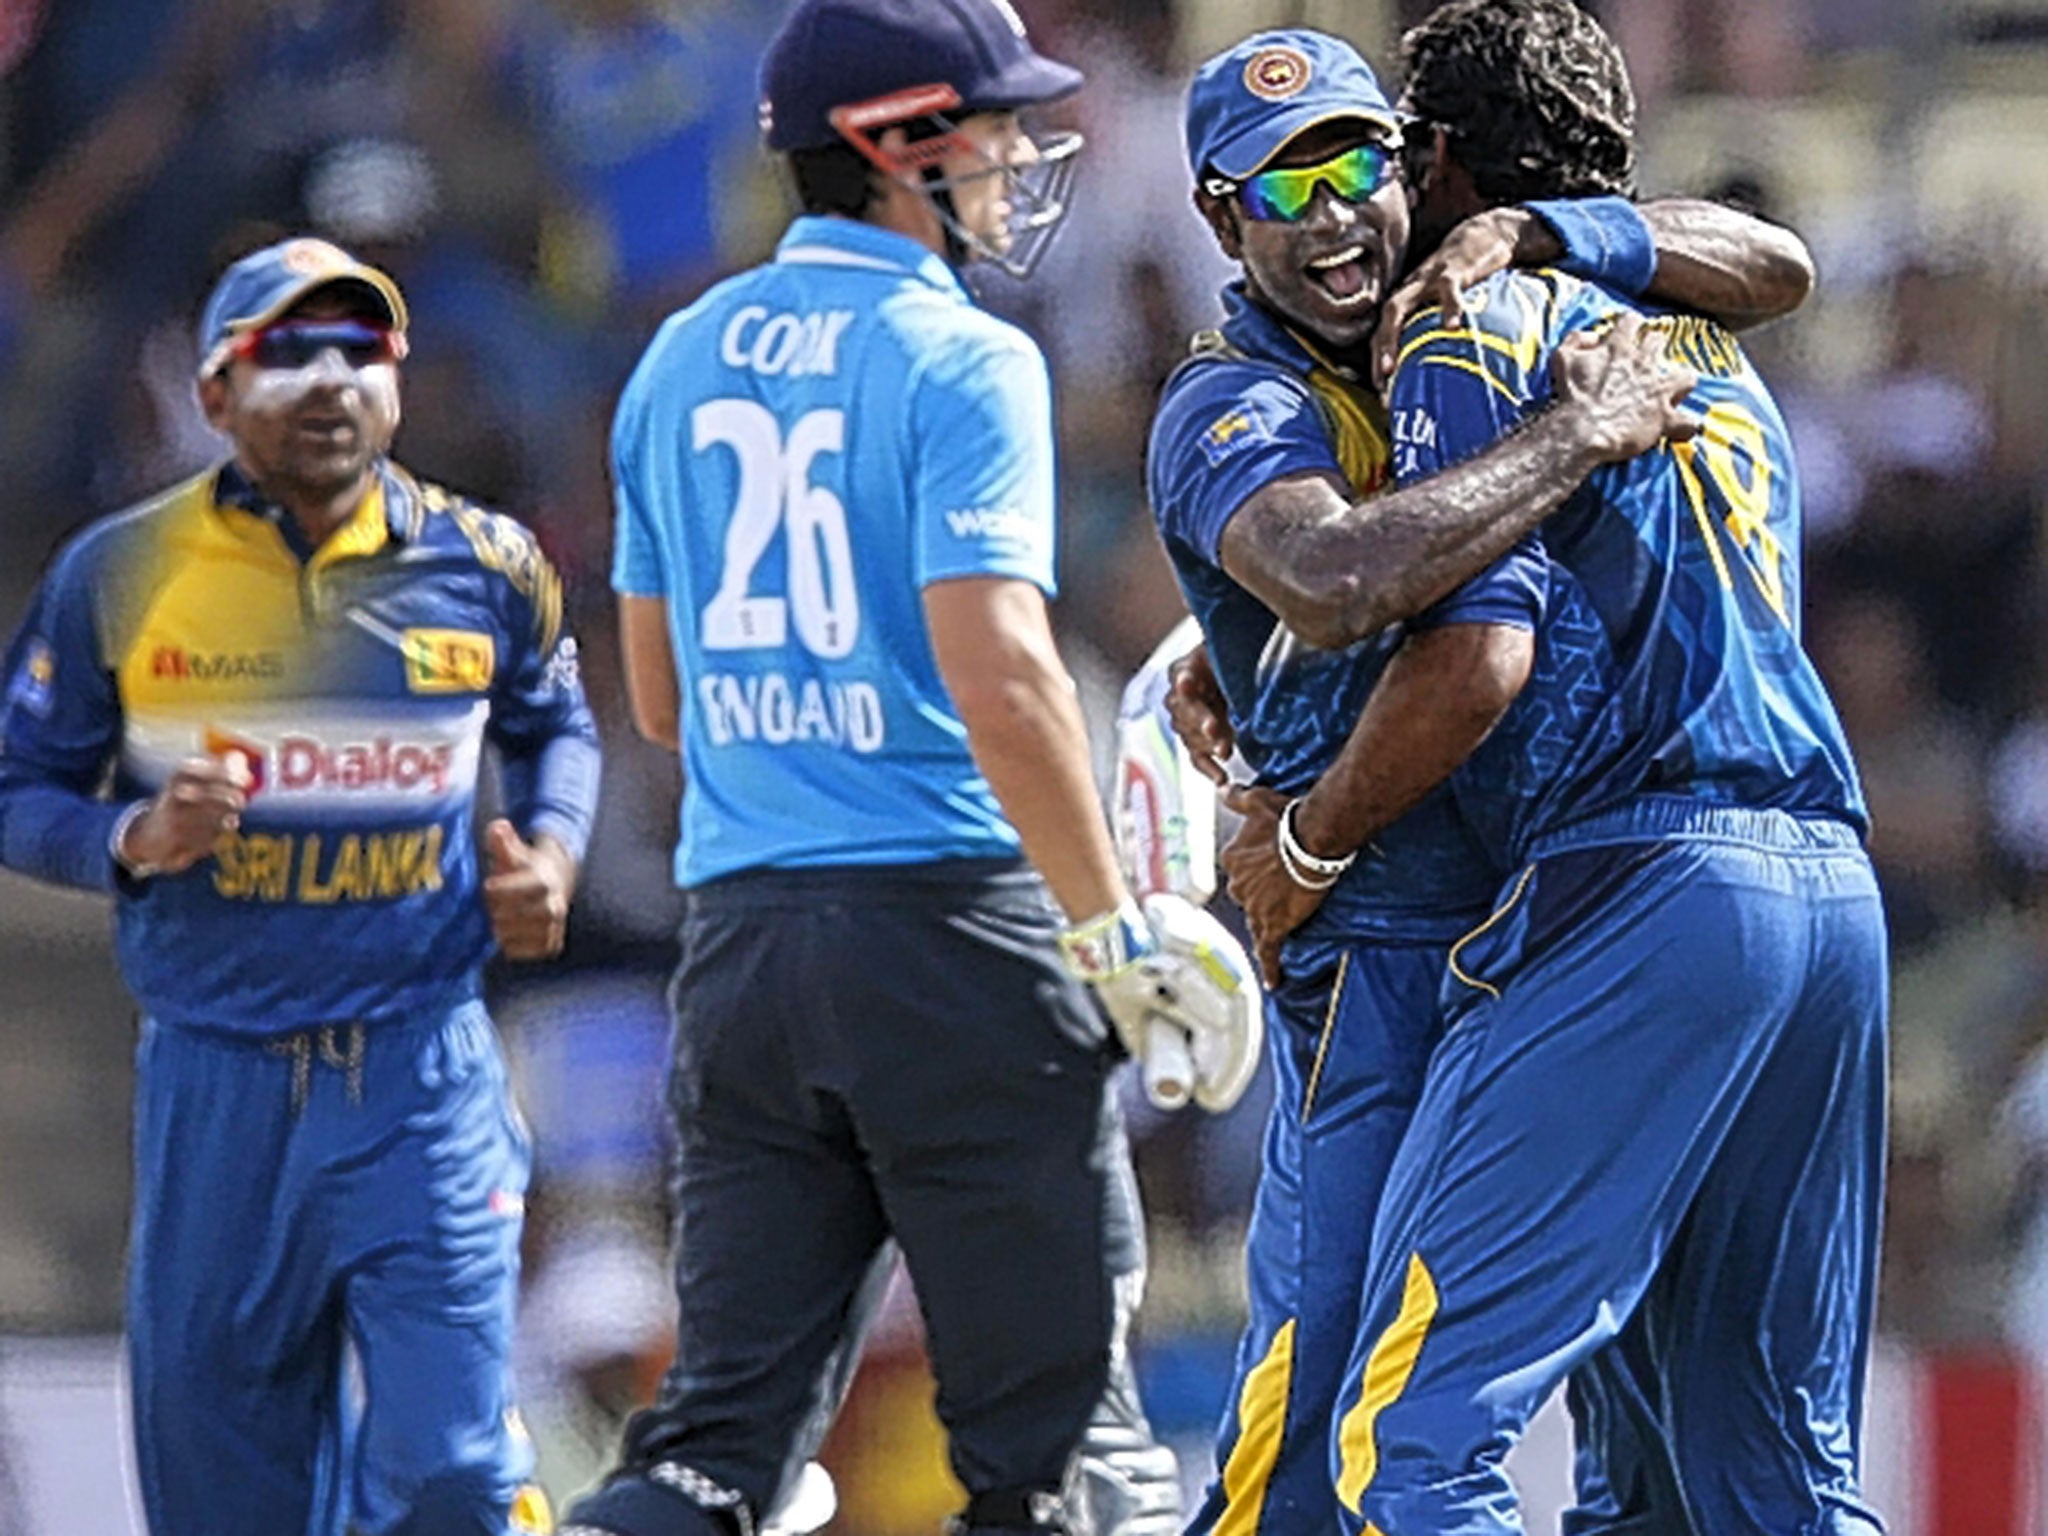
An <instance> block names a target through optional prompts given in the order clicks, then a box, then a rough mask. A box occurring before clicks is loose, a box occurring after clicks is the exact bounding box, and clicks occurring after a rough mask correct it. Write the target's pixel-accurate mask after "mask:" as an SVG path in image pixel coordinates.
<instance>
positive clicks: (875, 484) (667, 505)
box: [612, 218, 1053, 886]
mask: <svg viewBox="0 0 2048 1536" xmlns="http://www.w3.org/2000/svg"><path fill="white" fill-rule="evenodd" d="M612 469H613V481H614V485H615V487H616V493H617V498H618V542H617V552H616V556H615V559H614V564H613V571H612V585H613V586H614V587H615V588H617V590H618V591H620V592H621V593H625V594H629V595H633V596H640V597H660V598H664V599H666V600H667V603H668V613H669V636H670V640H671V642H672V644H673V646H674V650H675V657H676V669H677V673H678V676H679V678H680V680H681V690H682V720H683V768H684V774H685V781H684V789H683V815H682V840H681V842H680V844H679V845H678V846H677V849H676V864H675V869H676V883H677V884H679V885H682V886H692V885H699V884H702V883H703V882H705V881H707V880H715V879H717V878H719V877H720V876H722V875H729V874H733V873H736V872H738V871H740V870H747V869H766V868H802V867H809V866H817V865H845V864H908V863H923V862H926V861H929V860H933V859H954V858H988V857H1006V856H1008V857H1014V856H1016V855H1017V853H1018V851H1019V845H1018V841H1017V834H1016V831H1015V830H1014V829H1013V828H1012V827H1011V826H1010V824H1009V823H1008V821H1006V820H1005V819H1004V817H1003V813H1002V810H1001V808H1000V807H999V806H998V805H997V803H996V799H995V796H994V795H993V793H991V791H990V789H989V786H988V781H987V780H986V779H984V778H983V777H982V775H981V772H980V770H978V769H977V768H976V767H975V765H974V759H973V757H972V756H971V755H970V754H969V752H968V748H967V732H966V728H965V727H964V726H963V725H962V724H961V721H960V716H959V714H958V712H957V711H956V710H955V709H954V707H953V703H952V701H951V699H950V698H948V696H947V694H946V689H945V686H944V684H943V683H942V682H941V680H940V677H939V671H938V666H937V663H936V662H935V661H934V659H933V656H932V648H931V642H930V639H929V637H928V636H927V634H926V631H925V619H924V609H923V605H922V592H923V588H924V587H925V586H926V585H927V584H929V583H931V582H934V581H944V580H947V579H948V578H953V577H965V576H1000V577H1017V578H1021V579H1023V580H1026V581H1030V582H1032V583H1034V584H1036V585H1037V586H1039V587H1041V588H1043V589H1044V590H1045V591H1046V592H1048V593H1050V592H1051V591H1052V590H1053V442H1052V390H1051V383H1050V380H1049V379H1048V377H1047V373H1046V367H1045V359H1044V356H1043V355H1042V354H1041V353H1040V352H1039V350H1038V347H1037V345H1036V344H1035V343H1034V342H1033V341H1032V340H1031V339H1030V338H1029V337H1027V336H1026V335H1025V334H1024V333H1023V332H1022V331H1019V330H1018V329H1017V328H1016V327H1014V326H1012V325H1010V324H1008V323H1007V322H1005V321H1002V320H999V319H997V318H996V317H994V316H993V315H990V314H987V313H986V312H984V311H982V310H981V309H978V308H977V307H976V306H975V304H974V301H973V299H972V298H971V297H970V296H969V294H968V292H967V290H966V289H965V288H964V287H963V286H962V285H961V283H960V280H959V277H958V276H957V275H956V274H955V273H954V271H953V270H952V268H951V267H950V266H948V265H947V264H946V262H945V261H943V260H942V259H940V258H939V257H938V256H936V255H934V254H933V253H931V252H930V251H928V250H927V249H926V248H925V247H924V246H922V245H919V244H918V243H917V242H915V241H913V240H911V239H909V238H907V237H905V236H902V235H897V234H893V233H891V232H889V231H887V230H882V229H876V228H874V227H872V226H869V225H865V224H861V223H857V222H855V221H852V220H848V219H838V218H801V219H798V220H797V221H796V222H795V223H794V224H792V225H791V226H790V228H789V231H788V233H787V234H785V235H784V236H783V239H782V244H781V246H780V247H779V249H778V250H777V252H776V256H775V259H774V260H773V261H772V262H769V263H767V264H766V265H764V266H760V267H756V268H754V269H753V270H751V271H748V272H743V273H741V274H740V275H739V276H737V277H734V278H731V279H729V280H728V281H726V282H724V283H721V284H719V285H718V286H717V287H716V288H713V289H712V290H711V291H710V292H708V293H706V294H705V295H704V296H703V297H702V298H700V299H699V300H698V301H697V302H696V303H694V304H692V305H691V306H690V307H689V308H688V309H685V310H683V311H682V312H681V313H680V314H677V315H674V316H672V317H671V318H670V319H669V321H668V323H667V324H666V325H664V326H663V327H662V329H661V331H660V333H659V334H658V335H657V336H656V337H655V339H654V342H653V344H652V345H651V346H649V348H648V349H647V355H646V356H645V357H643V358H642V359H641V361H640V366H639V367H638V368H637V369H636V370H635V371H634V374H633V377H632V379H631V381H630V382H629V383H628V384H627V386H626V391H625V394H624V396H623V397H622V398H621V400H620V402H619V411H618V418H617V420H616V421H615V423H614V424H613V429H612Z"/></svg>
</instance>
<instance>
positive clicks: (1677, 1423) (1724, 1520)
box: [1333, 799, 1886, 1536]
mask: <svg viewBox="0 0 2048 1536" xmlns="http://www.w3.org/2000/svg"><path fill="white" fill-rule="evenodd" d="M1446 1000H1447V1012H1446V1025H1445V1037H1444V1043H1443V1045H1442V1047H1441V1049H1440V1050H1439V1052H1438V1054H1437V1056H1436V1058H1435V1059H1434V1061H1433V1062H1432V1063H1431V1066H1430V1071H1429V1077H1428V1081H1427V1083H1426V1085H1425V1087H1424V1089H1423V1094H1422V1102H1421V1105H1420V1106H1419V1108H1418V1109H1417V1112H1416V1116H1415V1120H1414V1123H1413V1126H1412V1128H1411V1131H1410V1134H1409V1136H1408V1138H1407V1140H1406V1141H1404V1143H1403V1145H1402V1147H1401V1150H1400V1152H1399V1153H1398V1154H1397V1156H1396V1158H1395V1162H1394V1168H1393V1171H1392V1173H1391V1175H1390V1178H1389V1183H1388V1189H1387V1194H1386V1196H1385V1198H1384V1202H1383V1204H1382V1207H1381V1211H1380V1218H1379V1225H1378V1227H1377V1229H1376V1232H1375V1236H1374V1245H1373V1253H1374V1257H1373V1270H1372V1280H1371V1283H1370V1286H1369V1289H1368V1296H1367V1301H1366V1307H1365V1312H1364V1320H1365V1327H1364V1329H1363V1330H1362V1331H1361V1335H1360V1340H1359V1346H1358V1349H1357V1350H1356V1351H1355V1352H1354V1354H1353V1357H1352V1360H1351V1363H1350V1366H1349V1368H1348V1373H1347V1376H1348V1379H1347V1383H1346V1388H1345V1393H1344V1398H1343V1401H1342V1404H1341V1409H1342V1413H1341V1417H1340V1419H1339V1423H1338V1426H1337V1447H1336V1452H1335V1455H1334V1457H1333V1464H1334V1470H1335V1473H1336V1477H1337V1484H1338V1494H1339V1498H1340V1501H1341V1502H1342V1504H1343V1506H1344V1509H1345V1518H1346V1523H1347V1528H1348V1529H1349V1530H1351V1531H1354V1532H1356V1531H1358V1530H1360V1529H1361V1528H1363V1529H1365V1530H1368V1531H1375V1532H1379V1533H1381V1536H1505V1533H1508V1532H1511V1531H1517V1530H1519V1528H1520V1526H1519V1521H1518V1520H1517V1519H1516V1517H1515V1514H1514V1492H1513V1489H1512V1488H1511V1487H1510V1485H1509V1483H1508V1480H1507V1478H1506V1477H1505V1475H1504V1474H1503V1473H1502V1471H1501V1459H1502V1457H1503V1456H1504V1455H1505V1454H1506V1452H1507V1450H1508V1448H1509V1446H1510V1445H1511V1444H1512V1443H1513V1441H1514V1440H1515V1439H1516V1438H1517V1437H1518V1436H1519V1435H1520V1433H1521V1431H1522V1428H1523V1426H1524V1425H1525V1424H1526V1423H1527V1421H1528V1419H1529V1417H1530V1415H1532V1414H1533V1413H1534V1412H1535V1410H1536V1408H1537V1407H1538V1406H1539V1405H1540V1404H1541V1403H1542V1401H1543V1400H1544V1398H1545V1397H1547V1396H1548V1395H1549V1393H1550V1392H1551V1390H1552V1389H1553V1388H1554V1387H1555V1386H1556V1385H1557V1383H1558V1382H1559V1381H1560V1380H1561V1379H1563V1377H1564V1376H1565V1374H1566V1373H1567V1372H1569V1371H1571V1370H1573V1369H1574V1368H1575V1367H1576V1366H1577V1365H1578V1364H1579V1362H1580V1361H1582V1360H1584V1359H1586V1358H1587V1357H1588V1356H1589V1355H1590V1354H1591V1353H1592V1352H1593V1351H1594V1350H1596V1349H1599V1348H1601V1347H1603V1346H1605V1345H1607V1344H1608V1343H1609V1341H1611V1340H1614V1339H1616V1338H1617V1337H1618V1336H1622V1335H1623V1334H1624V1329H1625V1328H1626V1329H1627V1330H1628V1333H1627V1338H1628V1339H1629V1340H1630V1341H1631V1342H1632V1343H1633V1344H1634V1345H1635V1346H1636V1351H1637V1355H1636V1357H1637V1358H1638V1359H1640V1360H1642V1361H1644V1362H1647V1363H1648V1364H1649V1365H1650V1367H1651V1368H1653V1369H1654V1372H1655V1376H1654V1380H1653V1382H1652V1383H1651V1386H1652V1388H1653V1390H1652V1398H1653V1407H1654V1408H1655V1410H1656V1411H1657V1413H1658V1414H1659V1416H1660V1420H1661V1423H1662V1427H1663V1430H1664V1434H1665V1437H1666V1439H1667V1441H1668V1444H1669V1447H1670V1451H1671V1454H1672V1456H1673V1457H1674V1459H1675V1461H1676V1464H1677V1468H1678V1473H1679V1479H1680V1486H1681V1487H1682V1488H1683V1490H1684V1496H1685V1500H1686V1504H1687V1510H1686V1511H1685V1513H1686V1515H1687V1516H1688V1517H1689V1519H1690V1522H1691V1528H1693V1529H1696V1530H1698V1531H1700V1532H1703V1533H1719V1532H1724V1531H1745V1532H1748V1531H1755V1532H1769V1533H1772V1536H1871V1533H1874V1532H1876V1531H1877V1530H1878V1524H1877V1521H1876V1519H1875V1517H1874V1516H1873V1515H1872V1514H1871V1512H1870V1511H1869V1509H1868V1507H1867V1505H1865V1504H1864V1502H1863V1500H1862V1496H1861V1492H1860V1488H1859V1460H1860V1452H1861V1446H1860V1433H1861V1430H1860V1419H1861V1412H1862V1397H1863V1385H1864V1374H1865V1368H1866V1363H1867V1359H1868V1354H1869V1343H1870V1327H1871V1310H1872V1300H1873V1291H1874V1282H1875V1272H1876V1262H1877V1241H1878V1224H1879V1213H1880V1200H1881V1194H1882V1178H1883V1156H1884V1098H1885V1046H1884V1038H1885V1004H1886V951H1885V931H1884V919H1883V913H1882V909H1881V906H1880V902H1879V898H1878V892H1877V886H1876V882H1875V880H1874V878H1873V875H1872V873H1871V868H1870V864H1869V861H1868V859H1867V858H1866V857H1865V856H1864V853H1863V851H1862V848H1861V846H1860V845H1859V843H1858V840H1857V838H1856V835H1855V833H1854V832H1853V831H1852V830H1851V829H1850V828H1848V827H1847V826H1845V825H1842V824H1840V823H1837V822H1833V821H1821V820H1807V819H1801V818H1797V817H1794V816H1792V815H1789V814H1786V813H1782V812H1771V811H1752V810H1738V809H1722V808H1714V807H1706V806H1701V805H1699V804H1697V803H1694V802H1690V801H1682V800H1676V799H1645V800H1643V801H1639V802H1637V803H1635V804H1634V805H1632V806H1630V807H1628V808H1626V809H1624V810H1623V811H1621V812H1619V813H1615V814H1611V815H1609V816H1606V817H1603V818H1596V819H1594V820H1592V821H1590V822H1586V823H1581V824H1579V825H1578V826H1576V827H1574V828H1572V829H1570V832H1569V834H1568V835H1565V836H1562V837H1559V838H1558V839H1556V840H1555V841H1553V842H1552V843H1550V844H1549V845H1547V846H1546V845H1539V846H1538V848H1537V849H1536V850H1535V857H1534V861H1533V863H1532V864H1531V865H1530V866H1529V867H1528V868H1527V869H1525V870H1524V871H1523V872H1522V874H1521V875H1520V876H1519V877H1518V878H1517V879H1516V880H1515V881H1514V882H1513V883H1512V884H1511V886H1510V887H1509V892H1508V894H1507V895H1506V896H1505V897H1504V899H1503V901H1502V903H1501V905H1500V906H1499V908H1498V909H1497V910H1496V911H1495V913H1494V915H1493V916H1492V917H1491V918H1489V919H1488V921H1487V922H1486V923H1485V924H1484V925H1482V926H1481V927H1480V928H1479V929H1478V930H1475V932H1474V933H1473V934H1472V935H1469V936H1468V938H1467V939H1466V940H1464V941H1461V942H1460V943H1459V944H1458V945H1457V946H1456V947H1455V948H1454V949H1453V951H1452V954H1451V977H1450V979H1449V981H1448V982H1447V983H1446ZM1661 1529H1676V1530H1684V1529H1687V1526H1686V1525H1685V1524H1683V1523H1682V1522H1681V1523H1677V1524H1673V1525H1670V1526H1667V1527H1661Z"/></svg>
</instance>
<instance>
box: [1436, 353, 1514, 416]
mask: <svg viewBox="0 0 2048 1536" xmlns="http://www.w3.org/2000/svg"><path fill="white" fill-rule="evenodd" d="M1431 363H1435V364H1437V365H1438V366H1439V367H1443V368H1462V369H1464V370H1465V372H1467V373H1476V374H1478V375H1479V377H1480V378H1482V379H1484V380H1486V382H1487V383H1488V384H1490V385H1492V386H1493V387H1494V389H1496V390H1498V391H1499V392H1500V393H1501V394H1502V395H1503V396H1505V397H1506V398H1507V399H1508V400H1509V401H1510V402H1511V403H1513V404H1515V405H1521V404H1522V403H1523V400H1522V397H1521V396H1520V395H1519V394H1517V393H1516V392H1515V391H1514V390H1512V389H1509V388H1508V387H1507V385H1505V384H1503V383H1501V381H1500V380H1499V379H1496V378H1495V377H1494V376H1493V372H1492V370H1491V369H1489V368H1487V366H1486V365H1485V364H1484V363H1475V362H1472V361H1471V360H1470V359H1468V358H1463V357H1425V358H1424V359H1423V360H1422V361H1421V362H1420V363H1418V364H1417V365H1416V366H1417V367H1427V366H1428V365H1429V364H1431Z"/></svg>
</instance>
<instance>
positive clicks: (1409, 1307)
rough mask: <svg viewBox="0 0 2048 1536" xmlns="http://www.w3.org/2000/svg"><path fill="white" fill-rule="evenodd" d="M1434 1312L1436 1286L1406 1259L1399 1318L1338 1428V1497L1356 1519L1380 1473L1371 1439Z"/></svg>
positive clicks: (1425, 1270)
mask: <svg viewBox="0 0 2048 1536" xmlns="http://www.w3.org/2000/svg"><path fill="white" fill-rule="evenodd" d="M1436 1309H1437V1295H1436V1281H1435V1279H1433V1278H1432V1277H1431V1275H1430V1273H1429V1266H1428V1265H1427V1264H1425V1263H1423V1262H1422V1255H1421V1254H1419V1253H1418V1254H1414V1255H1412V1256H1411V1257H1410V1258H1409V1260H1408V1282H1407V1284H1406V1285H1404V1286H1403V1287H1402V1289H1401V1310H1400V1313H1399V1314H1398V1315H1397V1316H1396V1317H1395V1318H1394V1321H1393V1322H1392V1323H1391V1324H1390V1325H1388V1328H1387V1331H1386V1332H1385V1333H1383V1334H1381V1335H1380V1336H1379V1342H1378V1343H1376V1344H1374V1345H1373V1347H1372V1354H1371V1355H1370V1356H1369V1357H1368V1358H1367V1359H1366V1362H1365V1377H1364V1380H1363V1381H1361V1382H1360V1384H1359V1393H1358V1401H1357V1402H1356V1403H1354V1404H1353V1405H1352V1407H1351V1411H1350V1412H1349V1413H1347V1414H1345V1415H1344V1418H1343V1421H1342V1422H1341V1423H1340V1424H1339V1425H1338V1426H1337V1447H1338V1450H1339V1451H1340V1452H1341V1453H1342V1455H1343V1458H1344V1459H1343V1470H1342V1471H1340V1472H1339V1473H1338V1474H1337V1497H1338V1499H1339V1500H1341V1501H1342V1502H1343V1505H1344V1507H1345V1508H1346V1509H1348V1510H1350V1511H1351V1512H1352V1513H1353V1514H1354V1515H1355V1514H1357V1513H1358V1505H1359V1501H1360V1500H1361V1499H1363V1498H1364V1497H1365V1490H1366V1488H1367V1487H1368V1486H1369V1485H1370V1484H1371V1482H1372V1479H1373V1474H1374V1473H1376V1472H1377V1471H1379V1466H1380V1449H1379V1445H1378V1443H1377V1442H1375V1441H1374V1439H1373V1427H1374V1426H1375V1425H1376V1424H1377V1423H1378V1422H1379V1416H1380V1410H1381V1409H1383V1408H1385V1407H1386V1406H1387V1405H1388V1404H1390V1403H1392V1402H1393V1401H1394V1399H1396V1398H1398V1397H1399V1396H1400V1395H1401V1394H1402V1393H1403V1392H1405V1391H1406V1390H1407V1388H1408V1378H1409V1377H1410V1376H1411V1375H1412V1374H1414V1371H1415V1357H1416V1356H1417V1355H1419V1354H1421V1353H1422V1341H1423V1339H1424V1338H1425V1337H1427V1336H1428V1334H1429V1325H1430V1324H1431V1323H1432V1322H1434V1321H1435V1320H1436Z"/></svg>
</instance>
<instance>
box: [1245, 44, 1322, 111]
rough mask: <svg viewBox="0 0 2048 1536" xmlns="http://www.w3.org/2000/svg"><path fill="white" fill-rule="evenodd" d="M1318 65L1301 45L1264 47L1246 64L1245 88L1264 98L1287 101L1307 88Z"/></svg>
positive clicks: (1266, 99) (1265, 99)
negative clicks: (1301, 48)
mask: <svg viewBox="0 0 2048 1536" xmlns="http://www.w3.org/2000/svg"><path fill="white" fill-rule="evenodd" d="M1314 73H1315V68H1314V66H1313V65H1311V64H1310V63H1309V61H1308V55H1307V54H1305V53H1303V52H1302V51H1301V50H1300V49H1299V48H1289V47H1288V46H1287V45H1286V44H1284V43H1280V44H1275V45H1274V46H1273V47H1271V48H1261V49H1260V50H1259V51H1258V52H1257V53H1255V54H1253V55H1252V56H1251V58H1250V60H1249V61H1248V62H1247V63H1246V64H1245V66H1244V88H1245V89H1246V90H1248V91H1250V92H1251V93H1252V94H1253V95H1254V96H1257V97H1259V98H1260V99H1261V100H1264V101H1285V100H1286V99H1287V98H1288V97H1290V96H1299V95H1300V94H1301V93H1302V91H1303V90H1304V89H1306V88H1307V86H1308V82H1309V76H1310V75H1312V74H1314Z"/></svg>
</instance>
